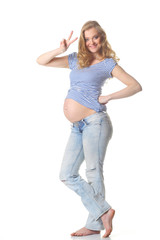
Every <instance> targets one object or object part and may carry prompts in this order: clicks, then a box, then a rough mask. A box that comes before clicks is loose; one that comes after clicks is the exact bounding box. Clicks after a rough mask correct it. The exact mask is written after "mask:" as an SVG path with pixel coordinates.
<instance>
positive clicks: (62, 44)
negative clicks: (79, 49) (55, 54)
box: [60, 31, 78, 52]
mask: <svg viewBox="0 0 160 240" xmlns="http://www.w3.org/2000/svg"><path fill="white" fill-rule="evenodd" d="M72 34H73V31H71V33H70V35H69V37H68V39H67V40H66V39H62V41H61V42H60V48H61V50H62V52H65V51H66V50H67V49H68V47H69V46H70V44H71V43H73V42H75V41H76V40H77V39H78V37H76V38H75V39H73V40H70V39H71V37H72Z"/></svg>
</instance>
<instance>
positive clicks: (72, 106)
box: [63, 98, 96, 123]
mask: <svg viewBox="0 0 160 240" xmlns="http://www.w3.org/2000/svg"><path fill="white" fill-rule="evenodd" d="M63 111H64V115H65V117H66V118H67V119H68V120H69V121H70V122H72V123H73V122H76V121H80V120H81V119H83V118H85V117H87V116H89V115H91V114H93V113H96V111H95V110H93V109H91V108H87V107H85V106H83V105H82V104H80V103H78V102H76V101H75V100H73V99H70V98H67V99H65V101H64V105H63Z"/></svg>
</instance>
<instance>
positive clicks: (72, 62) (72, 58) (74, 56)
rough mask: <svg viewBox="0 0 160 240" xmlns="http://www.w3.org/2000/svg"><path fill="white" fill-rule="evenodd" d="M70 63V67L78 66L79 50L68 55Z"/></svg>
mask: <svg viewBox="0 0 160 240" xmlns="http://www.w3.org/2000/svg"><path fill="white" fill-rule="evenodd" d="M68 63H69V68H70V69H74V68H76V64H77V52H72V53H70V54H69V55H68Z"/></svg>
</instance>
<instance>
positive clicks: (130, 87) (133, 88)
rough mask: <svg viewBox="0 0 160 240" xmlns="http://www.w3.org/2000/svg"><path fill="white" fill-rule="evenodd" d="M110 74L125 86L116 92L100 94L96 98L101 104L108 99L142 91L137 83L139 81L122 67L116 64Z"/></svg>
mask: <svg viewBox="0 0 160 240" xmlns="http://www.w3.org/2000/svg"><path fill="white" fill-rule="evenodd" d="M112 76H113V77H115V78H117V79H118V80H120V81H121V82H122V83H124V84H125V85H126V86H127V87H126V88H124V89H122V90H120V91H118V92H114V93H112V94H109V95H107V96H100V97H99V98H98V101H99V102H100V103H101V104H106V103H108V101H110V100H113V99H119V98H125V97H129V96H132V95H134V94H136V93H137V92H140V91H142V87H141V85H140V84H139V82H138V81H137V80H136V79H135V78H133V77H132V76H131V75H129V74H128V73H127V72H125V70H124V69H123V68H122V67H120V66H119V65H118V64H117V65H116V66H115V67H114V69H113V70H112Z"/></svg>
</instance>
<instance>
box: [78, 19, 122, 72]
mask: <svg viewBox="0 0 160 240" xmlns="http://www.w3.org/2000/svg"><path fill="white" fill-rule="evenodd" d="M90 28H96V30H97V31H98V33H99V35H100V41H101V44H102V47H101V49H100V55H101V56H102V59H104V58H113V59H114V60H115V61H116V62H118V61H119V60H120V59H119V58H118V57H117V56H116V53H115V52H114V51H113V50H112V48H111V45H110V44H109V42H108V40H107V36H106V33H105V31H104V30H103V28H102V27H101V26H100V25H99V23H98V22H97V21H88V22H86V23H85V24H84V25H83V27H82V29H81V33H80V38H79V42H78V54H77V58H78V63H79V68H84V67H89V66H90V64H91V62H92V60H93V55H92V53H91V52H89V50H88V49H87V47H86V43H85V38H84V37H85V36H84V32H85V31H86V30H89V29H90Z"/></svg>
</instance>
